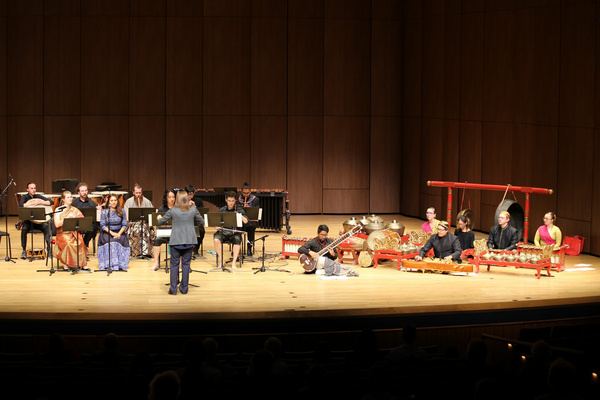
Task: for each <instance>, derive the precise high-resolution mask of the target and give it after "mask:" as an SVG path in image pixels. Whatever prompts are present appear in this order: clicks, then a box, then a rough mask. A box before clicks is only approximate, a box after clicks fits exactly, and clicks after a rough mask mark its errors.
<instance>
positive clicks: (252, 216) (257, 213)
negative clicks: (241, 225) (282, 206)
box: [243, 207, 264, 261]
mask: <svg viewBox="0 0 600 400" xmlns="http://www.w3.org/2000/svg"><path fill="white" fill-rule="evenodd" d="M243 208H244V212H245V213H246V216H247V217H248V224H247V225H249V224H254V223H256V225H253V228H254V232H256V228H257V227H258V221H260V219H261V218H262V215H261V214H262V208H260V207H243ZM246 232H247V231H246ZM255 241H256V239H255ZM263 244H264V243H263ZM251 245H252V248H253V249H254V242H252V243H251ZM246 257H248V259H249V260H251V261H256V260H255V259H254V257H253V256H246V251H244V258H246Z"/></svg>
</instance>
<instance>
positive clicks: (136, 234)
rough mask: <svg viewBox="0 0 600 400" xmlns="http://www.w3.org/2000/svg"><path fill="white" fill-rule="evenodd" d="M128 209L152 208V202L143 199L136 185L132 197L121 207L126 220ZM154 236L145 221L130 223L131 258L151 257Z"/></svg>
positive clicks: (140, 189)
mask: <svg viewBox="0 0 600 400" xmlns="http://www.w3.org/2000/svg"><path fill="white" fill-rule="evenodd" d="M130 208H154V206H153V205H152V202H151V201H150V200H148V199H147V198H145V197H144V195H143V191H142V187H141V186H140V185H139V184H137V183H136V184H135V185H134V186H133V196H131V197H130V198H128V199H127V201H126V202H125V205H124V206H123V210H124V211H125V217H126V218H129V209H130ZM154 236H155V234H154V229H150V228H149V227H148V224H147V223H146V221H132V222H131V223H130V224H129V227H128V228H127V237H128V238H129V247H130V248H131V256H132V257H138V256H150V257H152V253H153V251H152V242H153V241H154Z"/></svg>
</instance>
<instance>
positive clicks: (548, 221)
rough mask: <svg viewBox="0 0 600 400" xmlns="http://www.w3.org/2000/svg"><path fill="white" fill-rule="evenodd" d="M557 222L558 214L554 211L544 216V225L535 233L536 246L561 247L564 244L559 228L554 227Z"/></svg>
mask: <svg viewBox="0 0 600 400" xmlns="http://www.w3.org/2000/svg"><path fill="white" fill-rule="evenodd" d="M555 222H556V214H554V213H553V212H552V211H549V212H547V213H546V214H545V215H544V225H542V226H540V227H539V228H538V230H537V231H536V232H535V239H533V241H534V243H535V245H536V246H550V245H552V246H554V247H556V248H557V247H560V245H561V244H562V232H561V231H560V229H559V228H558V226H556V225H554V223H555Z"/></svg>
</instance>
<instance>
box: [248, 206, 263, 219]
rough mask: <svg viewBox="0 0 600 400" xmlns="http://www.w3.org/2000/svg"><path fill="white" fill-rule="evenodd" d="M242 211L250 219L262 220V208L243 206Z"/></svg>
mask: <svg viewBox="0 0 600 400" xmlns="http://www.w3.org/2000/svg"><path fill="white" fill-rule="evenodd" d="M244 212H245V213H246V215H247V216H248V219H249V220H250V221H260V220H262V208H260V207H244Z"/></svg>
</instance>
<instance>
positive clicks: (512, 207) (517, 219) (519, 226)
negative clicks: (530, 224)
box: [492, 200, 525, 242]
mask: <svg viewBox="0 0 600 400" xmlns="http://www.w3.org/2000/svg"><path fill="white" fill-rule="evenodd" d="M502 211H508V213H509V214H510V221H508V224H509V225H510V226H512V227H513V228H515V229H516V230H517V232H518V237H519V242H521V241H523V227H524V225H525V213H524V212H523V207H521V205H520V204H519V203H517V202H516V201H514V200H504V202H502V203H500V204H498V208H496V214H494V224H493V225H492V226H494V225H498V215H500V213H501V212H502Z"/></svg>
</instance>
